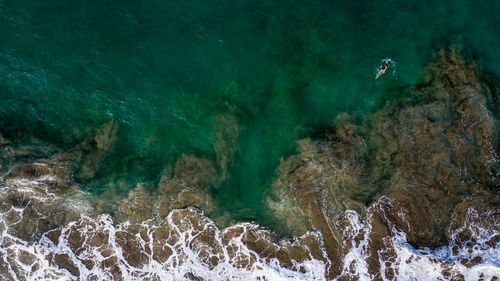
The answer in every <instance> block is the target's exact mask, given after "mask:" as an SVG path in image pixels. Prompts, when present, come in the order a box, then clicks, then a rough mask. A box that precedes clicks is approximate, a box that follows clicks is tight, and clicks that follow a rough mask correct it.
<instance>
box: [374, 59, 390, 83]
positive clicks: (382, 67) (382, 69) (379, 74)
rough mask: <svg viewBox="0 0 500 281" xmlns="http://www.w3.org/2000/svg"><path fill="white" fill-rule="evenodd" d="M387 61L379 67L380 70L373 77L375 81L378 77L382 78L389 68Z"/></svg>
mask: <svg viewBox="0 0 500 281" xmlns="http://www.w3.org/2000/svg"><path fill="white" fill-rule="evenodd" d="M389 63H390V61H389V60H386V61H385V63H384V64H383V65H382V66H381V67H380V70H379V71H378V73H377V75H375V80H376V79H378V78H379V77H380V76H382V75H383V74H384V73H385V71H386V70H387V68H389Z"/></svg>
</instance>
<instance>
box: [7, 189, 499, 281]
mask: <svg viewBox="0 0 500 281" xmlns="http://www.w3.org/2000/svg"><path fill="white" fill-rule="evenodd" d="M14 190H15V192H16V194H18V195H19V194H22V197H23V198H24V199H26V200H27V202H35V201H36V202H38V203H37V204H40V205H41V206H43V205H44V204H47V205H50V204H55V203H57V202H59V201H60V202H59V203H58V204H60V205H58V206H67V207H68V209H67V210H68V211H67V212H71V210H72V208H76V207H77V206H78V205H80V207H79V208H80V209H73V211H74V212H77V213H85V212H86V210H87V209H88V208H89V207H88V206H89V204H88V202H85V201H84V200H83V199H82V198H81V197H79V198H80V200H82V201H81V202H80V204H78V203H77V201H75V200H76V199H73V200H70V199H67V198H65V199H62V198H58V197H57V196H56V195H55V194H54V193H51V192H49V191H48V189H47V188H46V186H45V185H44V184H43V183H42V182H39V181H33V180H32V181H16V182H10V183H9V186H4V187H1V194H0V195H1V196H6V194H8V192H14ZM382 200H386V199H382ZM377 204H378V203H375V204H374V205H373V206H372V207H371V208H376V206H377ZM28 205H29V204H28ZM28 205H27V206H26V207H24V208H23V207H15V206H11V207H10V208H8V209H6V211H4V212H2V213H0V232H1V236H0V273H1V277H0V280H113V279H114V280H186V278H188V277H196V278H201V280H245V281H247V280H325V273H326V272H327V268H328V266H329V265H330V261H329V260H328V259H327V258H326V256H327V255H326V252H325V250H324V248H321V251H322V252H321V255H322V258H323V260H318V259H314V258H313V255H312V254H309V256H308V257H307V258H305V259H304V260H303V261H300V262H299V261H292V263H293V265H292V266H290V267H287V268H285V267H283V266H282V264H280V261H278V259H276V258H273V257H265V256H262V255H259V253H257V252H255V251H253V250H252V249H250V248H249V247H248V241H249V238H248V235H255V236H256V237H258V238H260V239H261V240H260V241H261V242H262V241H263V242H265V243H268V245H269V247H271V248H273V249H274V252H275V251H276V250H279V249H283V250H284V251H288V250H287V249H290V247H292V246H295V247H297V248H301V249H306V252H307V247H308V246H307V245H308V244H307V243H305V242H304V241H307V240H308V239H309V240H311V239H312V240H315V241H319V242H318V243H319V245H320V247H322V245H323V244H322V236H321V235H320V234H319V233H317V232H309V233H307V234H305V235H304V236H302V237H297V238H296V239H294V240H293V241H287V240H282V241H281V242H279V243H273V242H272V240H270V238H269V237H270V236H271V234H270V233H269V232H268V231H265V230H262V229H260V228H259V226H258V225H255V224H251V223H240V224H236V225H233V226H231V227H229V228H225V229H222V230H220V229H218V228H217V227H216V225H215V224H214V223H213V222H212V221H211V220H210V219H208V218H206V217H204V216H203V214H202V213H201V212H200V211H198V210H196V209H184V210H174V211H172V212H171V213H170V214H169V215H168V217H167V218H165V219H164V220H156V221H153V220H149V221H145V222H143V223H142V224H140V225H133V224H130V223H121V224H114V222H113V220H112V218H111V216H109V215H107V214H103V215H99V216H96V217H91V216H87V215H80V217H79V219H77V220H74V221H71V222H69V223H67V224H66V225H65V226H63V227H60V228H59V229H60V230H61V235H59V236H58V239H57V240H55V241H52V240H51V239H50V238H49V237H50V235H49V233H46V234H44V235H43V236H42V237H41V238H39V239H35V240H34V241H32V242H28V241H25V240H23V239H21V238H19V237H18V235H16V233H15V232H14V231H12V230H13V228H14V227H16V226H17V224H18V223H22V222H23V219H26V218H24V217H23V216H24V215H25V212H26V210H27V208H28ZM367 213H368V216H367V218H366V219H362V218H361V217H360V215H359V214H357V213H356V212H354V211H351V210H349V211H346V212H345V213H344V215H343V217H342V220H343V222H344V223H343V224H342V225H341V224H338V225H337V227H343V229H344V231H343V235H344V237H343V241H344V242H343V248H344V250H345V256H344V258H343V268H342V273H341V275H340V276H338V277H337V278H336V279H338V280H344V279H342V278H341V277H343V278H346V279H347V280H354V279H357V280H372V279H373V278H375V277H382V278H383V279H385V280H390V276H389V275H387V272H386V269H387V268H392V269H393V270H394V278H393V279H392V280H455V279H458V278H460V277H463V279H464V280H479V279H481V278H483V280H491V279H492V278H493V277H497V278H498V277H500V266H499V265H500V244H499V243H500V242H496V244H494V245H491V241H492V239H494V237H495V235H500V233H499V232H498V231H497V230H494V229H493V228H492V227H494V226H498V221H491V218H495V216H494V215H493V214H490V213H483V214H479V213H477V212H476V211H475V210H472V209H470V210H469V211H468V213H467V215H466V222H465V224H464V225H463V226H462V227H461V228H458V229H457V230H456V231H455V232H453V233H452V234H451V235H450V237H451V243H450V245H448V246H445V247H441V248H438V249H419V250H417V249H414V248H413V247H411V246H410V245H409V244H408V243H407V240H406V236H405V234H404V233H402V232H398V231H396V230H395V229H393V234H392V236H391V237H386V238H384V243H385V245H386V249H382V250H379V251H393V253H394V254H393V255H392V259H391V260H384V259H382V258H380V257H379V262H380V264H381V268H380V274H381V275H380V276H376V275H374V274H373V273H370V272H369V270H368V268H369V265H368V263H367V258H368V255H369V247H370V245H369V241H370V234H371V232H372V229H371V226H370V220H371V216H370V209H369V210H368V212H367ZM402 215H403V214H402ZM39 216H40V218H41V217H44V216H47V214H46V213H44V210H43V209H40V214H39ZM13 217H14V218H17V219H12V218H13ZM485 218H490V221H488V220H486V219H485ZM30 220H33V218H30ZM481 222H484V223H481ZM490 226H492V227H490ZM465 230H468V231H470V232H471V233H472V235H471V237H472V238H473V239H474V244H471V245H465V244H464V245H460V246H457V241H458V239H457V237H458V236H457V235H459V233H460V232H462V231H465ZM127 233H128V234H129V237H127V238H126V240H125V242H124V240H123V237H124V235H125V234H127ZM77 234H79V235H81V237H82V239H81V240H78V239H76V240H75V238H74V237H76V236H78V235H77ZM162 235H163V236H162ZM52 239H53V238H52ZM490 240H491V241H490ZM497 240H500V239H497ZM75 241H77V242H78V241H79V242H78V243H76V244H75ZM96 241H97V242H96ZM245 241H247V242H245ZM488 241H490V245H488V244H487V242H488ZM131 245H132V246H134V247H131V248H130V246H131ZM158 245H160V246H161V247H164V249H163V250H165V249H166V248H168V249H169V250H168V251H170V252H171V254H170V255H164V258H163V259H162V258H158V256H156V254H157V253H158V251H160V249H159V248H158ZM131 251H132V252H131ZM168 251H166V252H168ZM137 252H140V253H141V254H142V255H141V257H142V258H141V259H140V261H141V262H140V264H139V265H136V264H134V263H133V262H131V260H130V257H129V255H130V254H131V253H132V254H137ZM163 252H165V251H163ZM56 255H60V256H62V255H67V257H68V259H69V260H71V262H70V263H71V264H72V265H73V266H74V267H75V268H77V269H78V270H77V271H75V270H73V273H72V272H70V270H68V269H66V268H63V267H62V266H61V267H60V266H58V264H59V265H60V264H61V263H60V262H59V263H58V262H56V261H55V258H54V257H55V256H56ZM475 257H481V259H482V261H481V262H479V263H478V264H476V265H473V266H469V267H468V266H466V265H464V264H462V262H461V260H463V259H468V260H471V259H473V258H475ZM214 260H215V261H216V262H214ZM89 262H90V266H89ZM66 267H67V266H66ZM70 267H71V266H70ZM70 267H67V268H70ZM299 269H300V270H299ZM75 272H77V273H76V274H75ZM76 275H78V276H76Z"/></svg>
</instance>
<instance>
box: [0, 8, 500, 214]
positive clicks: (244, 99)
mask: <svg viewBox="0 0 500 281" xmlns="http://www.w3.org/2000/svg"><path fill="white" fill-rule="evenodd" d="M499 12H500V2H499V1H331V0H330V1H317V0H313V1H298V0H295V1H255V0H252V1H247V0H245V1H215V0H209V1H206V0H203V1H200V0H185V1H165V0H164V1H79V0H76V1H62V0H47V1H19V0H16V1H1V0H0V97H1V100H2V102H1V103H0V118H1V120H0V122H1V131H2V132H3V134H4V135H6V136H8V137H11V138H14V139H16V138H18V139H19V140H21V139H23V138H25V137H27V136H32V135H34V136H36V137H38V138H41V139H44V140H47V141H48V142H51V143H53V144H55V145H58V146H62V147H68V148H69V147H72V146H74V145H75V144H76V143H78V142H80V141H81V140H82V139H83V138H84V137H85V134H86V133H87V132H88V131H89V130H90V129H92V128H94V127H96V126H98V125H100V124H103V123H105V122H109V121H111V120H114V121H116V122H118V124H119V133H118V134H119V136H118V139H117V143H116V145H115V149H114V151H113V152H112V154H111V155H110V156H109V157H108V158H106V159H105V161H104V163H103V164H102V166H101V167H100V169H99V172H98V174H97V176H96V178H95V179H93V180H92V181H90V182H83V184H84V186H86V189H87V190H89V191H91V192H96V193H99V192H103V191H104V190H105V189H106V188H107V186H108V184H109V182H110V181H118V180H120V181H124V182H126V183H127V184H126V185H125V186H127V187H122V190H120V191H121V192H127V190H128V189H131V188H133V187H135V184H136V183H137V182H140V181H145V180H146V181H157V180H158V178H159V176H160V174H161V172H162V171H163V170H164V168H165V167H167V166H168V165H171V164H172V163H173V162H174V161H175V159H176V158H177V157H178V156H179V155H180V154H181V153H192V154H195V155H198V156H202V157H209V158H211V159H215V153H214V150H213V143H214V141H215V139H214V133H213V132H214V118H215V117H216V116H217V115H219V114H224V113H230V114H233V115H235V116H236V118H237V120H238V129H239V141H238V147H237V153H236V156H235V161H234V163H235V164H234V166H232V167H230V170H229V178H228V179H227V180H226V181H225V182H223V183H222V184H221V185H220V186H218V187H213V190H212V193H213V195H214V196H215V198H216V200H217V203H218V206H219V207H220V210H221V211H228V212H229V213H231V214H232V215H233V216H234V218H237V219H252V220H263V218H264V217H265V210H264V202H263V197H264V194H265V192H266V190H267V189H268V188H269V185H270V182H271V181H272V178H273V175H274V172H275V168H276V166H277V164H278V163H279V159H280V157H284V156H287V155H290V154H293V153H294V152H295V149H296V141H297V140H299V139H301V138H304V137H311V136H313V137H315V136H318V135H320V134H321V133H322V132H323V131H325V130H326V129H327V128H328V127H330V126H331V124H332V122H333V120H334V118H335V116H336V115H337V114H338V113H339V112H344V111H356V112H360V113H361V115H362V114H363V113H366V112H369V111H370V110H373V109H374V108H375V107H376V105H377V104H378V101H380V99H382V98H383V97H384V88H385V86H386V85H391V84H401V85H406V84H414V83H417V82H418V81H419V80H420V76H421V71H422V69H423V67H424V66H425V65H426V64H427V63H428V62H429V61H430V55H431V52H432V51H433V50H436V49H439V48H440V47H442V46H447V45H449V44H450V43H455V44H460V45H462V46H463V48H464V50H465V52H466V53H467V54H468V55H470V56H471V57H472V58H474V59H475V60H477V61H478V62H479V63H480V65H481V66H482V67H484V69H485V70H488V71H491V72H493V73H495V74H497V75H499V74H500V51H499V50H500V33H499V32H498V31H499V30H500V20H499V19H500V17H499V16H498V14H499ZM388 57H390V58H392V59H393V60H394V61H395V62H396V64H395V65H393V66H391V69H390V73H389V74H387V75H385V76H383V78H382V79H380V80H378V81H376V82H375V81H374V79H373V77H374V71H375V69H376V67H377V66H378V65H379V64H380V61H381V60H382V59H384V58H388ZM393 73H394V74H393Z"/></svg>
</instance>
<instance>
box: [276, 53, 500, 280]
mask: <svg viewBox="0 0 500 281" xmlns="http://www.w3.org/2000/svg"><path fill="white" fill-rule="evenodd" d="M425 77H426V82H425V83H423V84H422V85H418V86H416V87H410V88H407V89H398V91H400V95H399V96H398V97H395V98H388V99H387V102H386V104H385V105H384V106H383V107H382V108H381V109H380V110H379V111H377V112H375V113H373V114H371V115H370V116H368V117H367V118H365V120H364V121H363V122H362V123H361V124H360V125H356V124H355V123H354V122H352V121H350V120H352V118H350V117H349V116H348V115H341V116H340V117H339V118H338V119H337V121H336V123H335V126H334V130H333V132H331V133H329V134H328V135H327V136H326V139H325V140H319V141H312V140H303V141H301V142H300V143H299V154H298V155H296V156H292V157H290V158H288V159H286V160H282V162H281V164H280V166H279V168H278V169H277V179H276V180H275V182H274V184H273V188H272V191H271V193H270V196H269V200H268V202H269V206H270V207H271V208H272V209H274V210H275V213H276V216H277V217H278V218H283V219H282V220H284V221H285V223H287V224H288V225H289V226H290V227H293V228H295V229H296V230H297V231H298V232H299V233H300V232H301V231H302V232H303V231H304V230H305V229H319V230H321V232H322V233H323V236H324V239H325V245H327V249H328V254H329V257H330V258H331V259H332V260H342V259H344V258H345V256H346V255H347V253H348V251H347V249H346V248H345V247H343V246H342V243H341V241H342V239H343V238H342V237H343V236H342V232H343V231H344V227H343V226H342V223H340V222H341V221H342V215H343V214H344V212H345V211H346V210H355V211H356V212H357V213H359V214H365V215H366V216H369V217H370V219H369V223H370V225H371V226H370V228H371V229H372V232H371V233H372V235H371V236H370V238H369V240H370V242H369V248H371V249H372V252H370V251H367V257H366V258H367V261H368V264H367V270H368V273H370V274H372V275H373V274H375V273H376V272H378V271H380V269H381V267H384V265H383V264H381V263H380V260H381V259H382V260H383V259H384V258H387V257H382V256H381V252H380V250H381V249H386V248H387V243H386V242H384V241H385V240H384V239H386V238H385V237H391V235H396V233H404V234H405V239H406V241H408V242H409V243H410V244H412V245H413V246H415V247H437V246H442V245H445V244H447V243H449V241H450V237H449V236H447V232H448V229H449V225H450V222H451V219H452V217H453V212H454V209H455V208H456V207H455V206H458V205H457V204H460V202H462V201H463V200H464V199H465V198H470V197H472V198H474V197H475V196H480V197H481V198H482V200H484V201H483V204H485V205H488V204H490V206H494V205H495V204H496V206H498V200H499V195H498V186H499V182H498V175H499V173H500V163H499V159H498V156H497V152H496V151H497V149H498V145H499V143H498V135H497V132H498V130H497V128H498V125H497V123H496V122H497V121H496V120H495V114H496V112H497V111H498V108H497V107H495V106H496V104H495V103H492V101H495V100H498V97H496V96H494V95H497V94H498V89H496V88H492V87H493V86H492V84H491V83H487V82H484V81H483V80H481V79H482V78H481V76H480V75H479V72H478V70H477V68H476V67H475V66H474V65H470V64H468V63H466V62H465V60H464V59H463V58H462V57H461V56H460V55H459V54H457V53H456V52H454V51H450V52H445V51H441V52H438V53H437V54H436V62H435V63H433V64H431V65H430V66H429V67H428V69H427V72H426V75H425ZM380 196H384V197H383V198H386V199H384V200H379V201H377V203H376V204H375V203H372V202H374V201H375V200H376V199H377V198H379V197H380ZM495 202H496V203H495ZM370 203H372V204H370ZM373 204H375V205H373ZM491 204H493V205H491ZM365 206H366V207H368V206H372V207H370V208H369V209H367V208H366V207H365ZM297 225H299V227H297ZM328 245H331V246H330V247H329V246H328ZM389 252H390V251H389ZM334 265H335V264H334ZM340 269H341V267H337V268H333V270H340ZM336 273H339V272H336ZM393 274H395V273H393ZM373 276H375V275H373Z"/></svg>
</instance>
